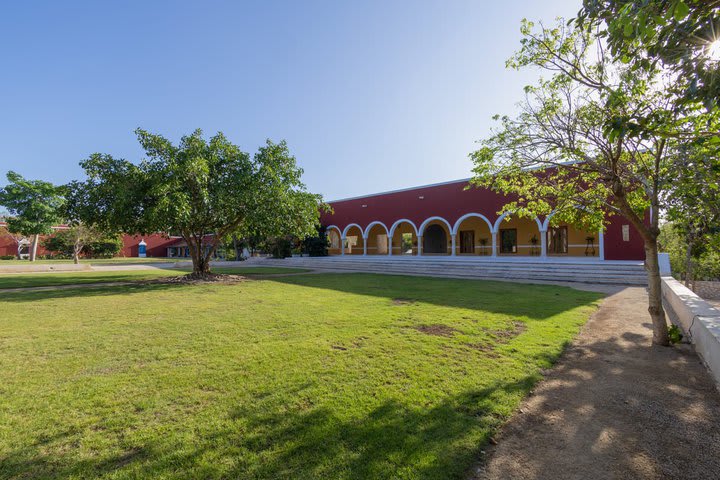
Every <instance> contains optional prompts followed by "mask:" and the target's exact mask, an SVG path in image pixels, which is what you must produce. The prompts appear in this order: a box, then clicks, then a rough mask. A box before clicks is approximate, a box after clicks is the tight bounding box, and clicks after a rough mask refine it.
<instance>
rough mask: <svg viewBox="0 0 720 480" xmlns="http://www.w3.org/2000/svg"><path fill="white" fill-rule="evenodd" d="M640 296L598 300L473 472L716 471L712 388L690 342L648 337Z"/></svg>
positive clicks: (718, 397) (718, 449)
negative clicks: (661, 343) (666, 343)
mask: <svg viewBox="0 0 720 480" xmlns="http://www.w3.org/2000/svg"><path fill="white" fill-rule="evenodd" d="M646 302H647V296H646V293H645V291H644V289H642V288H626V289H624V290H621V291H619V292H617V293H614V294H612V295H611V296H609V297H608V298H607V299H605V301H604V302H603V304H602V306H601V308H600V309H599V310H598V312H597V313H596V314H595V315H594V316H593V318H591V320H590V321H589V322H588V323H587V325H586V326H585V328H584V329H583V331H582V332H581V334H580V335H579V337H578V338H577V339H576V341H575V342H574V344H573V346H571V347H570V348H569V349H568V351H567V352H566V354H565V355H564V356H563V358H562V359H561V360H560V362H559V363H558V365H557V366H556V368H554V369H552V370H551V371H550V372H548V375H547V378H546V379H545V380H544V381H543V382H542V383H540V384H539V385H538V387H537V388H536V389H535V391H534V392H533V394H532V395H531V396H530V397H528V398H527V399H526V400H525V402H523V405H522V407H521V411H520V413H518V414H516V415H515V417H514V418H513V419H512V420H511V421H510V422H509V424H508V425H507V426H506V427H505V428H504V430H503V432H502V433H501V434H500V435H499V436H498V437H497V446H496V447H492V448H490V449H488V450H487V451H486V452H485V453H486V455H485V458H486V461H485V462H484V466H482V467H480V468H479V470H478V471H477V474H476V476H475V478H477V479H488V480H489V479H493V480H494V479H498V480H499V479H503V480H507V479H553V480H558V479H590V478H591V479H703V480H705V479H711V478H720V394H719V393H718V390H717V388H716V385H715V384H714V383H713V381H712V379H711V377H710V375H709V374H708V372H707V371H706V370H705V367H704V366H703V365H702V364H701V363H700V361H699V358H698V357H697V356H696V355H695V353H694V352H693V350H692V347H690V346H689V345H681V346H679V347H673V348H666V347H656V346H652V345H651V338H652V332H651V325H650V319H649V317H648V314H647V310H646V308H647V307H646V305H647V303H646Z"/></svg>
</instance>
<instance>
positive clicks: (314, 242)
mask: <svg viewBox="0 0 720 480" xmlns="http://www.w3.org/2000/svg"><path fill="white" fill-rule="evenodd" d="M329 246H330V242H329V241H328V238H327V233H326V231H325V227H320V228H319V229H318V234H317V236H315V237H306V238H305V240H303V247H304V248H303V250H304V251H305V253H307V254H308V255H309V256H311V257H327V254H328V247H329Z"/></svg>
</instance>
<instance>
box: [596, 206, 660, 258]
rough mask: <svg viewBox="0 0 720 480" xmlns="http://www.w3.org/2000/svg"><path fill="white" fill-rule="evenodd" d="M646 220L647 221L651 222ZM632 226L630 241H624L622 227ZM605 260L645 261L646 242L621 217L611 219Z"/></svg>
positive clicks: (606, 230)
mask: <svg viewBox="0 0 720 480" xmlns="http://www.w3.org/2000/svg"><path fill="white" fill-rule="evenodd" d="M649 220H650V219H649V218H646V221H649ZM623 225H630V241H628V242H625V241H623V237H622V226H623ZM604 238H605V260H645V242H643V240H642V238H641V237H640V233H638V231H637V229H636V228H635V227H633V226H632V225H631V224H630V222H628V221H627V220H625V219H624V218H623V217H621V216H619V215H614V216H612V217H610V225H608V226H607V228H606V229H605V236H604Z"/></svg>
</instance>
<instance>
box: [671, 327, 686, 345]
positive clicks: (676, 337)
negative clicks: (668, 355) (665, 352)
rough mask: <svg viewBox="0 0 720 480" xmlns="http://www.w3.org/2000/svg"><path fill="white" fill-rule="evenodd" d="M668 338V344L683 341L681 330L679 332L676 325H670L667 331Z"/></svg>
mask: <svg viewBox="0 0 720 480" xmlns="http://www.w3.org/2000/svg"><path fill="white" fill-rule="evenodd" d="M668 337H669V338H670V343H672V344H676V343H680V342H682V339H683V333H682V330H680V327H678V326H677V325H670V328H669V329H668Z"/></svg>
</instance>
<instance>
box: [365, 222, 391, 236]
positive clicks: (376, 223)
mask: <svg viewBox="0 0 720 480" xmlns="http://www.w3.org/2000/svg"><path fill="white" fill-rule="evenodd" d="M375 225H382V226H383V228H384V229H385V233H387V234H389V232H390V231H389V230H388V228H387V225H385V224H384V223H383V222H380V221H378V220H376V221H374V222H370V223H369V224H368V226H367V227H365V232H363V238H365V239H367V237H368V235H370V230H372V227H374V226H375Z"/></svg>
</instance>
